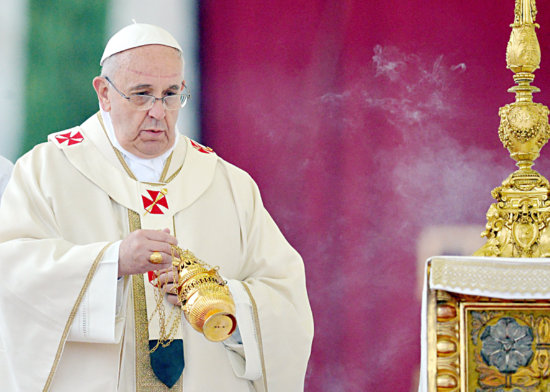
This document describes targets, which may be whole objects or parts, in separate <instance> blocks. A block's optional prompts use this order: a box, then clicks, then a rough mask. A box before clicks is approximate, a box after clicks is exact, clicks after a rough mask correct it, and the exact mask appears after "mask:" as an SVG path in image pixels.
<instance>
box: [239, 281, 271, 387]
mask: <svg viewBox="0 0 550 392" xmlns="http://www.w3.org/2000/svg"><path fill="white" fill-rule="evenodd" d="M243 287H244V289H245V290H246V293H247V294H248V297H249V298H250V303H251V304H252V313H253V314H254V325H255V327H256V332H257V337H258V346H259V350H260V360H261V361H262V379H263V387H264V392H267V374H266V370H265V358H264V345H263V342H262V331H261V329H260V318H259V316H258V306H257V305H256V301H255V300H254V297H253V296H252V292H251V291H250V288H249V287H248V285H247V284H246V283H245V282H243Z"/></svg>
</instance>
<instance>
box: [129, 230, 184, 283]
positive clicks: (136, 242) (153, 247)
mask: <svg viewBox="0 0 550 392" xmlns="http://www.w3.org/2000/svg"><path fill="white" fill-rule="evenodd" d="M177 243H178V240H177V238H176V237H174V236H173V235H171V234H170V230H169V229H164V230H136V231H134V232H132V233H130V234H129V235H128V236H127V237H126V238H125V239H123V240H122V242H121V243H120V247H119V276H123V275H131V274H136V273H144V272H147V271H151V270H161V269H165V268H170V267H171V265H172V245H177ZM154 252H158V253H159V254H160V256H161V258H160V259H159V258H158V256H156V259H155V256H153V257H151V255H152V254H153V253H154Z"/></svg>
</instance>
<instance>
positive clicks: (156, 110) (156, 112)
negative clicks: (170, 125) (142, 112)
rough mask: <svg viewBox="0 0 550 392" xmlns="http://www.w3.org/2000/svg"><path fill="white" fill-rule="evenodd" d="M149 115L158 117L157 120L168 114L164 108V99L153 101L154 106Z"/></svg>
mask: <svg viewBox="0 0 550 392" xmlns="http://www.w3.org/2000/svg"><path fill="white" fill-rule="evenodd" d="M149 116H151V117H153V118H156V119H157V120H162V119H163V118H164V117H165V116H166V109H165V108H164V103H163V101H162V99H158V98H157V99H156V100H155V102H154V103H153V107H152V108H151V109H149Z"/></svg>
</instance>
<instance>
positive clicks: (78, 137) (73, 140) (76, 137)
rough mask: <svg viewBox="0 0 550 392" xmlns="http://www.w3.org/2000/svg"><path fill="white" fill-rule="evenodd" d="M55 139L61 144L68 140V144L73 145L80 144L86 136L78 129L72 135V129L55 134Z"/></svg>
mask: <svg viewBox="0 0 550 392" xmlns="http://www.w3.org/2000/svg"><path fill="white" fill-rule="evenodd" d="M55 139H56V140H57V142H58V143H59V144H63V143H65V142H67V145H68V146H72V145H73V144H78V143H81V142H82V141H84V136H82V134H81V133H80V131H76V133H74V134H72V135H71V131H68V132H65V133H60V134H59V135H56V136H55Z"/></svg>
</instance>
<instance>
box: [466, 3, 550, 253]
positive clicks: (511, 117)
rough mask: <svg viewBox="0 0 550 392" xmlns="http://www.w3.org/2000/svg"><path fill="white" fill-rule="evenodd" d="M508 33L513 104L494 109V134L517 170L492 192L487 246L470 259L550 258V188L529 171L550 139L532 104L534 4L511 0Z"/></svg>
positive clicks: (536, 49)
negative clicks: (496, 117) (497, 120)
mask: <svg viewBox="0 0 550 392" xmlns="http://www.w3.org/2000/svg"><path fill="white" fill-rule="evenodd" d="M514 15H515V17H514V23H513V24H512V25H511V27H512V33H511V35H510V40H509V42H508V47H507V49H506V63H507V67H508V68H509V69H510V70H512V72H514V81H515V82H516V84H517V85H516V86H514V87H511V88H510V89H509V90H508V91H509V92H513V93H515V94H516V101H515V102H514V103H511V104H508V105H506V106H504V107H501V108H500V110H499V115H500V126H499V129H498V135H499V137H500V140H501V141H502V144H503V145H504V147H506V148H507V149H508V151H509V152H510V156H511V158H512V159H514V160H515V161H516V162H517V163H516V164H517V166H518V167H519V169H518V170H516V171H515V172H514V173H512V174H511V175H510V176H508V178H506V179H505V180H504V182H503V183H502V185H501V186H499V187H497V188H495V189H494V190H493V191H492V193H491V194H492V196H493V198H494V199H496V203H493V204H492V205H491V206H490V207H489V210H488V212H487V225H486V229H485V231H484V232H483V234H482V236H484V237H487V242H486V243H485V245H484V246H483V247H481V248H480V249H479V250H478V251H477V252H476V253H475V255H476V256H496V257H547V256H550V231H548V230H547V229H548V225H549V222H550V200H548V196H549V189H550V185H549V183H548V180H547V179H546V178H544V177H543V176H542V175H541V174H540V173H538V172H537V171H535V170H533V169H532V168H531V167H532V166H533V164H534V161H535V159H537V157H538V156H539V153H540V150H541V148H542V147H543V146H544V145H545V144H546V143H547V142H548V139H549V138H550V127H549V125H548V113H549V111H548V108H547V107H546V106H544V105H542V104H540V103H535V102H533V93H534V92H538V91H540V90H539V89H538V88H537V87H535V86H531V82H532V81H533V80H534V78H535V75H534V74H533V72H535V70H537V69H538V68H539V65H540V57H541V56H540V46H539V42H538V40H537V34H536V31H535V29H536V28H538V27H539V25H538V24H536V23H535V17H536V15H537V8H536V5H535V0H516V7H515V12H514Z"/></svg>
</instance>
